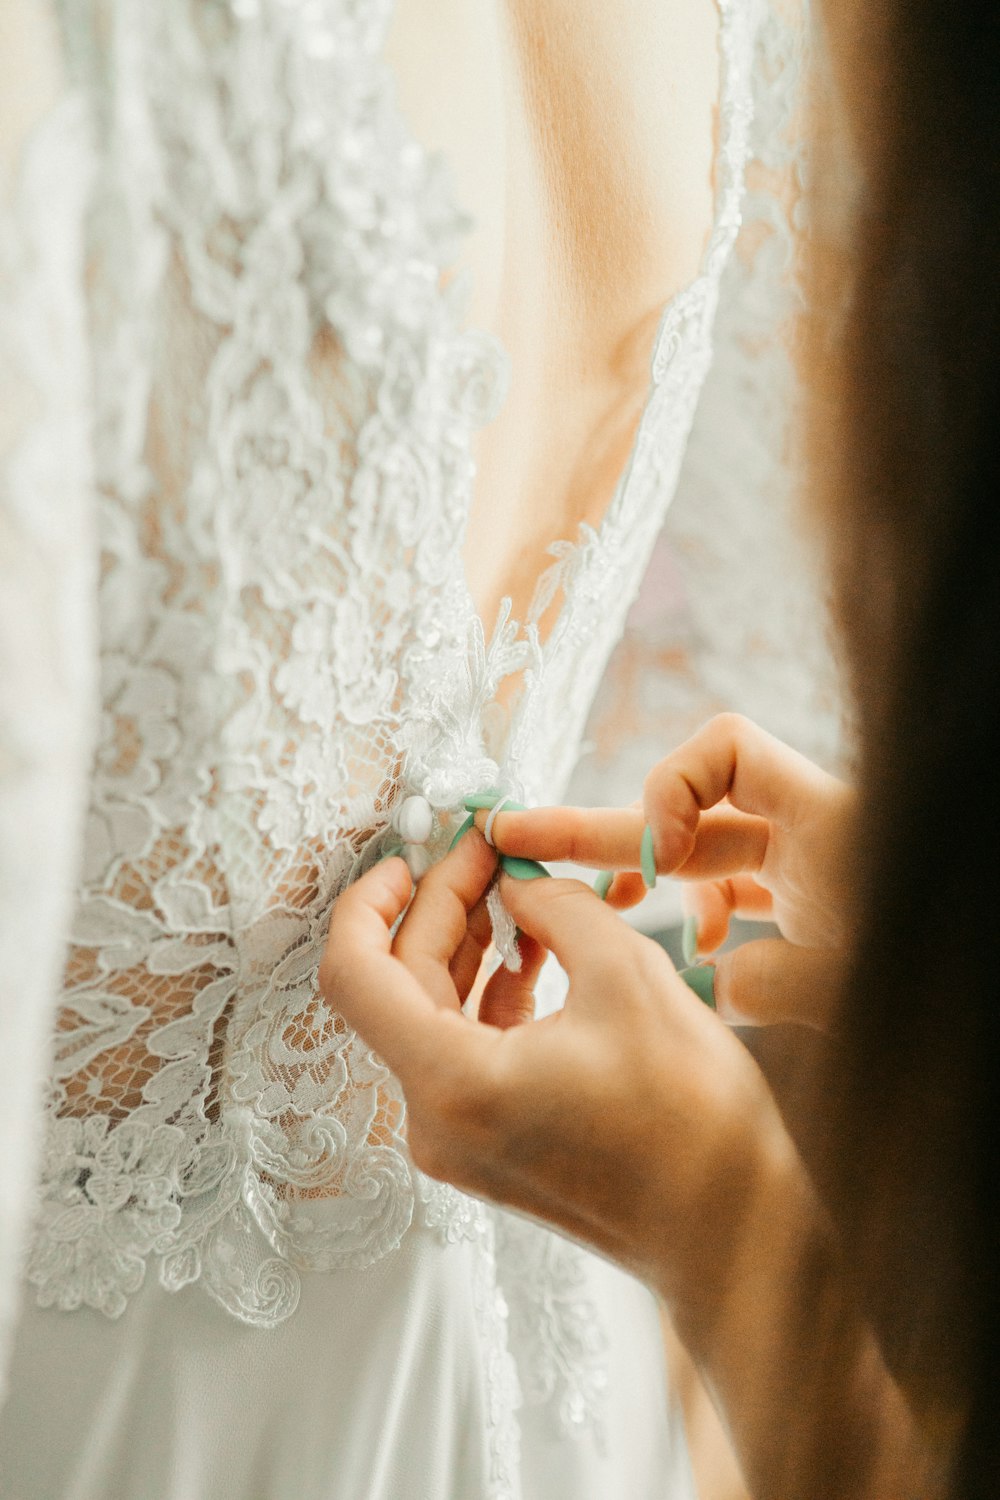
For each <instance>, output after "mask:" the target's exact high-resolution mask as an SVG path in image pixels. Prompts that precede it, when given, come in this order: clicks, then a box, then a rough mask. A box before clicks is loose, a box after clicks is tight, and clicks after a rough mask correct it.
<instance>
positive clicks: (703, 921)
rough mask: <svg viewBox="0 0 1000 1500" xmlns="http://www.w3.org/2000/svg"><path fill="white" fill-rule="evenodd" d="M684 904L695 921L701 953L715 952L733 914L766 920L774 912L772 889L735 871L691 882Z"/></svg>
mask: <svg viewBox="0 0 1000 1500" xmlns="http://www.w3.org/2000/svg"><path fill="white" fill-rule="evenodd" d="M684 906H685V909H686V910H687V912H688V913H689V914H690V915H691V916H692V917H693V918H694V921H695V945H696V950H697V952H699V953H714V952H715V950H716V949H717V948H721V947H722V944H723V943H724V942H725V941H726V938H727V937H728V936H729V923H730V921H731V919H732V918H733V917H749V918H750V919H751V920H752V921H759V922H766V921H767V920H769V919H770V918H771V917H772V916H773V912H774V900H773V897H772V895H771V892H770V891H766V890H765V889H764V887H763V886H762V885H758V884H757V882H756V880H754V879H753V877H752V876H751V875H732V876H730V877H729V878H728V879H727V880H711V881H705V882H703V883H701V884H698V885H692V886H688V887H687V889H686V890H685V892H684Z"/></svg>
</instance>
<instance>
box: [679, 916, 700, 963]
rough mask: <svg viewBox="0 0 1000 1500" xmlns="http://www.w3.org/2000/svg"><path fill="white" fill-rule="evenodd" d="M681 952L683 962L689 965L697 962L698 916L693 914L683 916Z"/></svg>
mask: <svg viewBox="0 0 1000 1500" xmlns="http://www.w3.org/2000/svg"><path fill="white" fill-rule="evenodd" d="M681 952H682V953H683V954H684V962H685V963H686V964H687V965H688V966H689V967H690V966H691V964H696V963H697V962H698V918H697V917H695V916H690V917H685V918H684V929H683V931H682V932H681Z"/></svg>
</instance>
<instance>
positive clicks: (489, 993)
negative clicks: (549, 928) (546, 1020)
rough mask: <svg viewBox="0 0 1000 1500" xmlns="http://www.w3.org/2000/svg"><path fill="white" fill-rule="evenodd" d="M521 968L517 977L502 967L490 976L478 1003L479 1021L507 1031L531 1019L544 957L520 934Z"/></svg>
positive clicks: (540, 949) (526, 935) (530, 939)
mask: <svg viewBox="0 0 1000 1500" xmlns="http://www.w3.org/2000/svg"><path fill="white" fill-rule="evenodd" d="M517 946H518V949H519V951H520V954H521V967H520V969H519V970H518V972H517V973H516V974H513V973H511V971H510V969H508V968H507V967H506V965H501V967H500V968H499V969H497V971H496V973H495V974H492V975H491V976H490V979H489V983H488V984H487V986H486V988H485V990H484V991H483V998H482V1000H481V1001H480V1002H479V1019H480V1021H482V1022H484V1023H485V1025H487V1026H496V1027H498V1028H499V1029H500V1030H501V1031H506V1030H507V1029H508V1028H509V1027H511V1026H520V1025H522V1024H523V1023H524V1022H526V1021H531V1020H533V1019H534V1015H535V981H536V980H537V978H538V975H539V973H540V972H541V968H542V965H543V964H544V962H545V959H546V957H547V954H546V951H545V949H544V948H543V947H542V945H541V943H538V942H536V941H535V939H534V938H532V937H529V936H528V934H527V933H524V932H523V933H522V934H521V936H520V938H519V939H518V944H517Z"/></svg>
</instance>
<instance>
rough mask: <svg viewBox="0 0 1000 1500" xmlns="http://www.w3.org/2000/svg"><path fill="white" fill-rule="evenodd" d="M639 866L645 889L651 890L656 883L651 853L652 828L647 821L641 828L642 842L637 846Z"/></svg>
mask: <svg viewBox="0 0 1000 1500" xmlns="http://www.w3.org/2000/svg"><path fill="white" fill-rule="evenodd" d="M639 868H640V869H641V870H642V878H643V880H644V881H645V882H646V887H647V889H648V890H652V889H653V887H654V885H655V884H656V856H655V854H654V853H653V830H652V829H651V828H650V826H649V824H648V823H647V824H646V826H645V828H644V829H643V833H642V843H641V844H640V846H639Z"/></svg>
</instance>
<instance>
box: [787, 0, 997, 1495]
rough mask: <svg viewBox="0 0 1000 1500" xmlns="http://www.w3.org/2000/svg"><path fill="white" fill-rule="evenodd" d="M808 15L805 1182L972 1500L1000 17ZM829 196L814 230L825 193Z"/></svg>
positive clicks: (884, 1) (986, 1329) (925, 6)
mask: <svg viewBox="0 0 1000 1500" xmlns="http://www.w3.org/2000/svg"><path fill="white" fill-rule="evenodd" d="M826 11H827V17H826V19H827V23H828V28H829V32H830V41H831V52H832V55H833V58H834V68H833V87H832V89H831V92H830V94H829V96H828V97H827V99H826V101H825V103H824V105H823V107H822V111H821V113H822V114H823V116H824V123H823V130H821V138H823V131H824V130H825V133H826V139H827V140H829V139H830V138H831V122H833V124H834V127H835V128H834V131H833V134H834V135H836V138H837V140H838V152H839V155H838V156H837V162H838V163H840V164H841V165H842V163H843V160H844V159H846V158H847V157H850V158H851V168H850V171H849V172H844V171H841V170H839V169H838V171H837V172H835V173H833V175H832V176H831V175H829V174H828V173H824V170H823V163H822V161H821V163H820V170H819V173H818V174H817V185H818V190H817V191H816V194H815V196H816V198H817V203H818V206H819V209H820V212H821V222H820V230H819V234H818V237H817V246H816V251H815V259H814V266H813V271H814V287H813V292H814V297H813V302H814V305H815V306H816V307H817V308H818V309H819V312H818V315H817V321H816V325H815V327H814V328H813V329H812V336H811V340H810V358H811V365H812V370H813V373H814V376H815V404H814V412H813V423H812V426H813V477H814V483H815V485H816V488H817V490H818V492H819V495H820V501H821V504H822V506H823V509H824V511H825V515H824V520H825V522H826V527H825V529H826V531H827V534H828V537H829V545H830V552H831V561H832V566H833V573H834V580H835V593H836V607H837V612H838V614H839V616H840V621H841V624H842V627H843V635H844V639H845V643H846V649H847V655H848V665H849V669H850V675H851V678H852V682H853V689H854V697H855V701H856V705H857V716H858V727H859V738H860V747H861V762H862V764H861V781H862V804H861V807H862V810H861V817H860V822H859V829H858V839H857V868H858V882H857V889H858V934H859V935H858V941H857V948H856V955H855V963H854V970H853V977H852V979H851V983H850V985H849V988H848V991H847V994H846V995H845V999H844V1010H843V1017H842V1039H841V1040H842V1046H841V1048H840V1051H839V1055H838V1065H837V1066H836V1068H835V1069H831V1071H830V1076H829V1078H828V1080H827V1094H826V1102H827V1107H828V1110H829V1114H828V1116H827V1121H828V1126H829V1130H828V1140H829V1151H828V1155H829V1162H828V1167H829V1170H830V1173H831V1180H832V1181H833V1183H834V1184H835V1193H836V1201H837V1206H838V1208H839V1210H840V1214H841V1217H842V1222H843V1224H844V1226H845V1233H846V1235H847V1238H848V1242H849V1244H850V1246H851V1249H852V1251H853V1252H855V1254H856V1261H857V1264H858V1266H859V1268H860V1275H861V1277H862V1281H863V1290H864V1293H865V1295H866V1298H867V1301H868V1305H869V1306H870V1308H871V1310H872V1313H873V1316H874V1317H875V1319H876V1322H877V1325H878V1327H879V1329H880V1332H881V1335H882V1338H883V1341H884V1346H885V1350H886V1354H887V1356H888V1358H889V1361H890V1364H891V1365H892V1366H893V1368H894V1370H895V1372H896V1374H897V1376H898V1377H899V1378H900V1380H901V1382H902V1384H903V1385H904V1388H905V1389H906V1390H907V1392H908V1394H909V1395H910V1398H911V1401H912V1403H913V1405H914V1408H915V1410H916V1411H917V1412H918V1413H919V1414H920V1416H921V1418H922V1420H923V1421H924V1423H925V1425H926V1426H927V1427H928V1429H929V1430H937V1431H939V1433H940V1434H941V1436H942V1438H943V1440H944V1441H945V1443H946V1445H947V1446H950V1447H951V1449H952V1452H953V1478H952V1493H953V1494H954V1495H955V1496H956V1497H957V1496H961V1497H963V1500H966V1497H970V1500H971V1497H976V1500H978V1497H980V1496H981V1497H983V1500H985V1497H987V1496H989V1497H990V1500H995V1497H996V1496H997V1495H1000V1438H998V1434H1000V1410H998V1405H997V1404H998V1402H1000V1395H998V1393H1000V1322H998V1308H1000V1297H998V1289H1000V1253H998V1251H1000V1245H998V1238H997V1228H996V1223H995V1216H994V1203H993V1199H994V1196H995V1191H994V1188H995V1183H996V1178H997V1161H998V1155H1000V1141H998V1140H997V1138H996V1120H997V1109H996V1103H997V1093H998V1080H1000V1045H998V1042H1000V979H998V976H1000V910H998V902H997V895H998V881H997V873H996V872H997V866H998V861H1000V847H998V844H1000V840H998V817H997V802H998V798H997V796H996V793H995V790H994V782H995V781H996V780H997V778H998V752H1000V578H998V573H1000V10H998V8H997V7H996V5H995V4H986V3H976V0H964V3H963V4H958V5H956V4H953V3H952V4H945V3H944V0H906V3H904V0H881V3H880V4H878V5H875V4H874V3H873V4H871V5H869V6H868V7H865V6H864V5H860V4H858V3H857V0H827V4H826ZM835 12H836V13H835ZM834 95H836V97H838V98H839V100H840V101H841V102H840V104H839V106H837V108H836V109H835V108H834V105H833V98H834ZM838 132H839V134H838ZM833 160H834V157H833V155H831V162H832V161H833ZM852 172H853V178H852V183H853V185H852V188H851V190H850V191H849V192H845V193H844V194H843V195H841V197H840V205H839V207H840V214H841V218H840V220H839V221H836V216H831V215H830V214H829V213H828V211H827V209H826V208H825V207H824V206H823V194H824V193H826V194H827V200H828V199H829V187H830V183H831V181H837V182H840V183H844V182H846V181H847V180H848V178H849V177H851V173H852ZM845 246H847V247H849V248H848V249H846V250H845V248H844V247H845Z"/></svg>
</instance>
